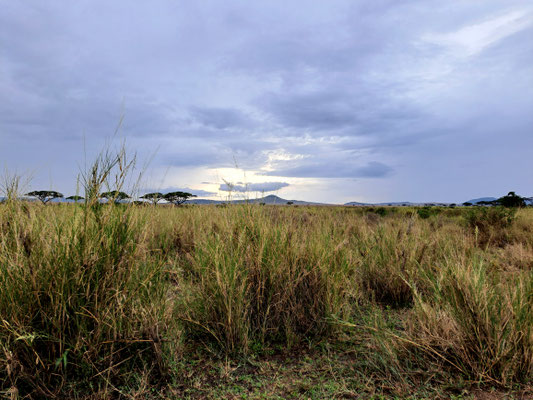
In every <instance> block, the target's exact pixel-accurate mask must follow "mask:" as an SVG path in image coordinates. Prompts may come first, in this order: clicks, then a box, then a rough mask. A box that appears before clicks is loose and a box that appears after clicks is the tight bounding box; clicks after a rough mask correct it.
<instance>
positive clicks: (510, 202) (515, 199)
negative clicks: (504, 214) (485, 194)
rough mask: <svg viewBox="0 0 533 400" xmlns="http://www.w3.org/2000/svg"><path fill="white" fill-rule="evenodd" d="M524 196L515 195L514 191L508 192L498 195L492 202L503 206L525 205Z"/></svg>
mask: <svg viewBox="0 0 533 400" xmlns="http://www.w3.org/2000/svg"><path fill="white" fill-rule="evenodd" d="M526 200H528V199H527V198H526V197H522V196H519V195H517V194H516V193H515V192H509V193H508V194H507V195H505V196H503V197H500V198H499V199H498V200H496V201H495V202H494V203H496V204H497V205H500V206H504V207H509V208H511V207H525V206H526Z"/></svg>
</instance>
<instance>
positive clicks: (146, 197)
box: [141, 192, 165, 205]
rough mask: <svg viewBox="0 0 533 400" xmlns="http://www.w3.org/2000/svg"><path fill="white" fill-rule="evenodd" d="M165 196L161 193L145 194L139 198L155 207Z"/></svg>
mask: <svg viewBox="0 0 533 400" xmlns="http://www.w3.org/2000/svg"><path fill="white" fill-rule="evenodd" d="M164 197H165V196H164V195H163V193H159V192H155V193H146V194H145V195H144V196H141V199H144V200H150V201H151V202H152V204H153V205H156V204H157V203H159V202H160V201H161V200H163V198H164Z"/></svg>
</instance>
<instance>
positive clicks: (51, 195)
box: [26, 190, 63, 204]
mask: <svg viewBox="0 0 533 400" xmlns="http://www.w3.org/2000/svg"><path fill="white" fill-rule="evenodd" d="M26 196H31V197H35V198H37V199H39V200H40V201H41V202H42V203H43V204H46V203H48V202H49V201H50V200H52V199H58V198H61V197H63V194H62V193H59V192H56V191H54V190H34V191H33V192H30V193H26Z"/></svg>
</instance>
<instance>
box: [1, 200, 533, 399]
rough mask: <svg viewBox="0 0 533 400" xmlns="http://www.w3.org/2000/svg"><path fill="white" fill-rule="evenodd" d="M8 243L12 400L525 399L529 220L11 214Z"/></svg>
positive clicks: (360, 213)
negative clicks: (246, 399)
mask: <svg viewBox="0 0 533 400" xmlns="http://www.w3.org/2000/svg"><path fill="white" fill-rule="evenodd" d="M0 246H1V251H0V316H1V319H0V385H1V387H0V390H1V391H0V393H1V395H2V396H3V397H5V398H11V399H17V398H20V399H22V398H72V399H88V398H91V399H100V398H131V399H166V398H169V399H171V398H176V399H178V398H249V399H255V398H257V399H259V398H262V399H263V398H317V399H318V398H376V399H386V398H412V399H419V398H420V399H422V398H428V399H432V398H456V399H459V398H465V399H466V398H482V399H485V398H486V399H492V398H504V396H508V397H507V398H516V399H519V398H531V396H532V392H531V386H530V382H531V378H532V374H533V307H532V305H533V272H532V271H533V209H530V208H526V209H520V210H518V211H516V210H514V211H513V210H507V209H500V208H482V207H479V208H472V207H461V208H436V207H434V208H424V209H422V208H418V209H417V208H403V207H402V208H392V207H385V208H375V207H374V208H372V207H308V206H306V207H301V206H262V205H257V204H244V205H226V206H197V205H189V206H187V205H186V206H181V207H172V206H161V205H159V206H135V205H124V204H119V205H115V204H88V203H87V204H49V205H40V204H37V203H28V202H22V201H16V200H7V201H5V202H4V203H2V204H1V205H0ZM490 396H495V397H490Z"/></svg>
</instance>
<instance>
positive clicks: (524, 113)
mask: <svg viewBox="0 0 533 400" xmlns="http://www.w3.org/2000/svg"><path fill="white" fill-rule="evenodd" d="M121 116H124V122H123V124H122V126H121V128H120V131H119V134H118V136H119V139H120V138H125V140H126V143H127V147H128V148H129V149H130V150H131V151H132V152H133V151H135V152H137V155H138V158H139V160H141V163H140V165H141V166H142V165H143V163H144V162H147V161H150V163H149V166H148V168H147V169H146V172H145V175H144V179H143V182H142V185H141V186H142V187H143V188H146V189H157V190H160V191H165V190H172V189H187V190H190V191H193V192H194V193H196V194H198V195H201V196H211V198H221V197H224V196H226V195H227V193H228V192H227V190H228V189H229V188H232V189H233V191H234V192H235V193H245V192H246V193H248V194H249V196H250V197H255V196H260V195H261V194H262V193H264V194H277V195H278V196H280V197H283V198H287V199H298V200H309V201H328V202H335V203H344V202H348V201H368V202H384V201H445V202H462V201H466V200H468V199H471V198H474V197H481V196H499V195H503V194H506V193H507V192H508V191H510V190H514V191H516V192H517V193H519V194H521V195H528V196H532V195H533V154H532V150H533V4H532V2H531V1H525V0H524V1H513V0H499V1H493V0H478V1H476V0H471V1H459V0H457V1H433V0H431V1H428V0H411V1H397V0H372V1H370V0H367V1H337V0H328V1H323V0H321V1H294V0H291V1H286V0H284V1H272V0H268V1H266V0H265V1H249V0H248V1H246V0H242V1H233V0H231V1H229V0H228V1H177V0H172V1H171V0H168V1H150V2H131V1H94V0H91V1H61V2H60V1H46V2H43V1H41V0H39V1H24V2H22V1H7V0H0V160H1V162H2V164H3V165H2V169H3V168H7V169H8V170H9V171H12V172H13V171H17V172H18V173H25V174H30V175H32V177H33V180H32V182H31V187H30V188H28V189H33V190H38V189H53V190H58V191H61V192H63V193H65V195H70V194H73V192H74V191H75V186H76V183H75V182H76V176H77V174H78V172H79V167H80V166H81V167H83V161H84V159H85V158H87V159H88V161H90V159H91V157H94V155H95V154H96V153H97V151H98V149H100V148H102V147H103V146H104V145H105V143H106V141H109V138H110V137H112V135H113V132H114V130H115V128H116V126H117V124H118V122H119V120H120V118H121ZM119 139H115V142H116V141H118V140H119Z"/></svg>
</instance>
